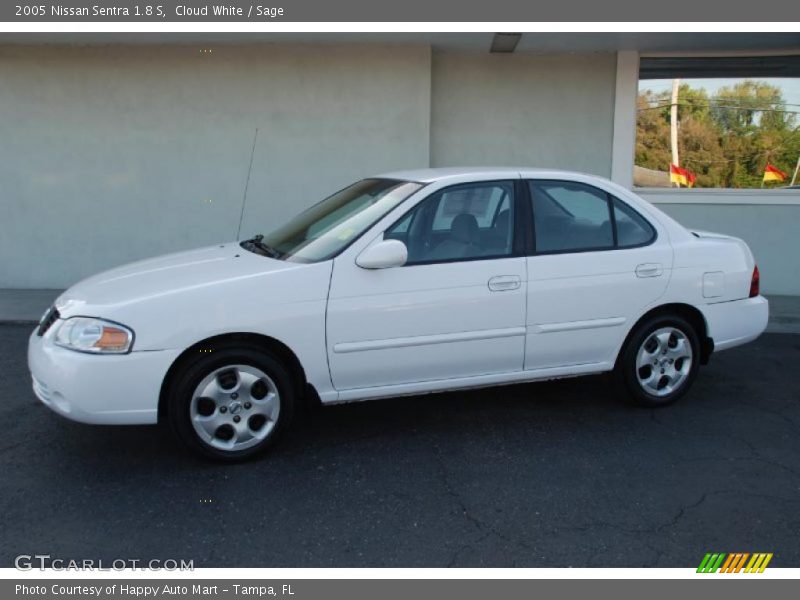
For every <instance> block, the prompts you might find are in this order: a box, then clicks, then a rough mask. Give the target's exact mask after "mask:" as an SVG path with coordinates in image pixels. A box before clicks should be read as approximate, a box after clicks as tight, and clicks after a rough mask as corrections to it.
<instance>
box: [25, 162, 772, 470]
mask: <svg viewBox="0 0 800 600" xmlns="http://www.w3.org/2000/svg"><path fill="white" fill-rule="evenodd" d="M767 316H768V305H767V301H766V299H764V298H763V297H762V296H761V295H760V294H759V275H758V268H757V267H756V265H755V261H754V259H753V255H752V253H751V252H750V250H749V248H748V247H747V245H746V244H745V243H744V242H743V241H741V240H739V239H736V238H732V237H728V236H724V235H717V234H712V233H704V232H700V231H688V230H687V229H685V228H684V227H682V226H681V225H679V224H678V223H676V222H675V221H674V220H673V219H671V218H670V217H668V216H667V215H665V214H664V213H662V212H661V211H659V210H658V209H657V208H655V207H654V206H653V205H651V204H649V203H648V202H646V201H644V200H642V199H641V198H639V197H638V196H636V195H635V194H633V193H631V192H630V191H628V190H626V189H624V188H622V187H620V186H618V185H615V184H614V183H612V182H610V181H608V180H605V179H601V178H598V177H593V176H590V175H583V174H578V173H571V172H563V171H551V170H533V169H497V168H491V169H428V170H419V171H408V172H399V173H390V174H387V175H381V176H378V177H374V178H370V179H364V180H362V181H359V182H357V183H354V184H353V185H351V186H349V187H347V188H345V189H343V190H341V191H339V192H337V193H336V194H334V195H333V196H331V197H329V198H327V199H326V200H323V201H322V202H320V203H318V204H316V205H314V206H312V207H311V208H309V209H308V210H306V211H305V212H303V213H301V214H299V215H298V216H296V217H295V218H294V219H292V220H291V221H289V222H288V223H287V224H285V225H283V226H282V227H280V228H278V229H276V230H274V231H273V232H272V233H269V234H268V235H265V236H262V235H258V236H256V237H254V238H252V239H249V240H246V241H243V242H232V243H226V244H221V245H216V246H211V247H208V248H202V249H198V250H192V251H188V252H181V253H177V254H171V255H167V256H162V257H159V258H154V259H150V260H145V261H141V262H137V263H133V264H129V265H126V266H122V267H119V268H116V269H112V270H110V271H107V272H105V273H101V274H99V275H95V276H93V277H90V278H88V279H86V280H84V281H82V282H80V283H78V284H77V285H75V286H74V287H72V288H70V289H69V290H67V291H66V292H65V293H64V294H62V295H61V296H60V297H59V298H58V299H57V300H56V302H55V305H54V306H53V307H52V308H51V309H50V310H48V311H47V313H46V314H45V315H44V317H43V318H42V321H41V323H40V324H39V327H38V328H37V329H36V331H34V332H33V334H32V335H31V338H30V343H29V350H28V362H29V366H30V370H31V373H32V375H33V389H34V391H35V393H36V395H37V396H38V397H39V398H40V399H41V401H42V402H44V403H45V404H46V405H47V406H49V407H50V408H51V409H53V410H54V411H55V412H57V413H59V414H61V415H63V416H65V417H68V418H70V419H74V420H76V421H82V422H85V423H105V424H115V423H120V424H145V423H156V422H158V421H160V420H166V421H168V422H169V423H170V425H171V426H172V428H173V429H174V431H175V432H176V433H177V435H178V436H179V437H180V438H181V439H182V440H183V441H184V442H185V443H186V444H187V445H188V446H189V447H191V448H193V449H194V450H196V451H199V452H200V453H202V454H204V455H206V456H210V457H214V458H219V459H223V460H224V459H229V460H231V459H240V458H244V457H248V456H251V455H253V454H255V453H258V452H260V451H262V450H264V449H265V448H266V447H267V446H268V445H270V444H271V443H272V442H273V441H274V440H275V439H276V438H277V437H278V436H279V434H280V433H281V432H282V431H285V430H286V428H287V426H288V424H289V422H290V420H291V418H292V413H293V412H295V411H296V409H297V408H298V406H299V403H300V402H301V400H302V399H304V398H309V397H310V398H315V399H318V400H319V401H321V402H322V404H334V403H338V402H351V401H356V400H366V399H372V398H384V397H391V396H400V395H405V394H421V393H425V392H438V391H442V390H456V389H464V388H474V387H481V386H493V385H500V384H510V383H517V382H523V381H536V380H543V379H553V378H558V377H570V376H575V375H585V374H589V373H602V372H605V371H613V372H614V373H615V376H616V377H615V379H616V381H617V383H618V385H619V387H620V391H621V395H622V396H624V397H626V398H628V399H629V400H631V401H633V402H635V403H638V404H640V405H644V406H649V407H657V406H662V405H666V404H669V403H671V402H673V401H675V400H677V399H678V398H680V397H681V396H683V395H684V394H685V393H686V392H687V390H688V389H689V387H690V386H691V384H692V381H693V380H694V379H695V377H696V375H697V371H698V368H699V366H700V365H701V364H704V363H706V362H707V361H708V359H709V356H710V355H711V353H712V352H714V351H718V350H724V349H726V348H731V347H733V346H737V345H739V344H743V343H745V342H748V341H750V340H753V339H755V338H756V337H757V336H758V335H759V334H761V332H763V331H764V329H765V327H766V325H767Z"/></svg>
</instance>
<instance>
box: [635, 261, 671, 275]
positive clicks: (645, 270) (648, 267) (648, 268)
mask: <svg viewBox="0 0 800 600" xmlns="http://www.w3.org/2000/svg"><path fill="white" fill-rule="evenodd" d="M663 272H664V267H662V266H661V265H660V264H658V263H642V264H641V265H637V266H636V276H637V277H660V276H661V274H662V273H663Z"/></svg>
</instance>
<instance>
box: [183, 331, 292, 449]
mask: <svg viewBox="0 0 800 600" xmlns="http://www.w3.org/2000/svg"><path fill="white" fill-rule="evenodd" d="M167 393H168V396H167V403H168V404H167V418H168V421H169V424H170V428H171V429H172V431H173V432H174V433H175V435H177V437H178V439H180V440H181V441H182V442H183V443H184V444H185V445H186V446H187V447H188V448H189V449H190V450H192V451H193V452H195V453H198V454H200V455H201V456H203V457H206V458H212V459H216V460H219V461H224V462H238V461H241V460H245V459H248V458H251V457H253V456H256V455H258V454H261V453H263V452H264V451H265V450H266V449H267V448H269V447H270V446H271V445H272V444H273V443H274V442H275V441H276V440H277V439H278V438H279V437H280V436H281V435H282V434H283V433H284V432H285V431H286V429H287V428H288V427H289V424H290V422H291V420H292V417H293V413H294V408H295V404H296V393H297V392H296V390H295V389H294V386H293V384H292V378H291V377H290V376H289V373H288V371H287V369H286V368H285V367H284V366H283V364H282V363H281V362H280V360H278V359H277V358H276V357H275V356H273V355H272V354H270V353H269V352H266V351H264V350H263V349H260V348H257V347H252V346H241V347H222V348H214V349H212V351H211V352H209V353H207V354H206V353H203V354H200V355H199V357H198V358H197V359H196V360H194V361H192V362H188V363H185V364H184V365H183V366H182V367H181V368H180V369H179V370H178V372H177V373H176V375H175V377H173V378H172V382H171V384H170V385H169V387H168V392H167Z"/></svg>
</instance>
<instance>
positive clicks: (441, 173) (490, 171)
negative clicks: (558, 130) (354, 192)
mask: <svg viewBox="0 0 800 600" xmlns="http://www.w3.org/2000/svg"><path fill="white" fill-rule="evenodd" d="M576 175H578V176H582V177H586V176H587V175H588V174H587V173H578V172H576V171H565V170H560V169H541V168H531V167H442V168H434V169H411V170H407V171H393V172H391V173H382V174H381V175H376V177H377V178H381V179H398V180H402V181H417V182H419V183H433V182H435V181H443V180H447V179H463V178H465V177H469V176H474V177H475V178H476V179H487V178H492V177H498V178H503V177H506V178H507V177H513V178H517V177H536V178H540V179H548V178H554V179H556V178H562V177H566V178H573V177H575V176H576ZM589 177H595V178H596V177H597V176H596V175H589Z"/></svg>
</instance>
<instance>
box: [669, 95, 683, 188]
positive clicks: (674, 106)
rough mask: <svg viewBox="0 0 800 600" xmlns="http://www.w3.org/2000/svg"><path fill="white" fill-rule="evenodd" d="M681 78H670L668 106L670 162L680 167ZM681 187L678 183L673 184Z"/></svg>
mask: <svg viewBox="0 0 800 600" xmlns="http://www.w3.org/2000/svg"><path fill="white" fill-rule="evenodd" d="M680 85H681V80H680V79H673V80H672V102H671V103H670V108H669V124H670V142H671V144H672V164H673V165H675V166H676V167H680V166H681V164H680V162H678V89H679V88H680ZM675 185H676V186H677V187H681V184H680V183H676V184H675Z"/></svg>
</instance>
